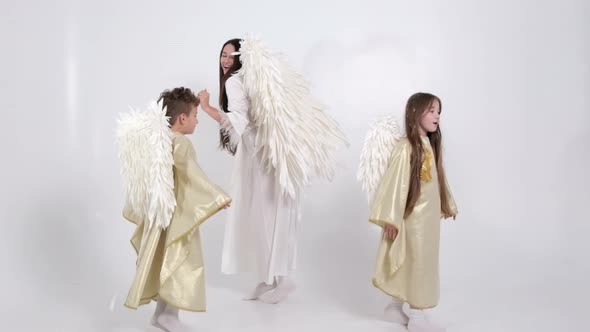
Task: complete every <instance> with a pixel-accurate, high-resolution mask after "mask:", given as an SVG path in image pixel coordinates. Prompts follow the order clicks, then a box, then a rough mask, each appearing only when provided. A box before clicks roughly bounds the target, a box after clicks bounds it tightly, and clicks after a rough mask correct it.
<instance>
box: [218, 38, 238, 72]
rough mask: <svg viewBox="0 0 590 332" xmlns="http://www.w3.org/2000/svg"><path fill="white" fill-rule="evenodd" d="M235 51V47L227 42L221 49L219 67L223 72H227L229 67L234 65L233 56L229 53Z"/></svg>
mask: <svg viewBox="0 0 590 332" xmlns="http://www.w3.org/2000/svg"><path fill="white" fill-rule="evenodd" d="M235 51H236V48H235V47H234V45H232V44H227V45H225V46H224V47H223V50H221V58H220V59H219V64H220V65H221V69H222V70H223V74H224V75H225V74H227V72H228V71H229V70H230V69H231V67H232V66H233V65H234V56H233V55H231V54H232V53H233V52H235Z"/></svg>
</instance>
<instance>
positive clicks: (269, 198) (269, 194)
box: [220, 76, 300, 284]
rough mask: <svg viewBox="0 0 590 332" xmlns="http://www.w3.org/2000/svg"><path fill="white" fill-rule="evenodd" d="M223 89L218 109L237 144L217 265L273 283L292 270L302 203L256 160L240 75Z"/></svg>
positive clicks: (254, 130)
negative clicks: (222, 107)
mask: <svg viewBox="0 0 590 332" xmlns="http://www.w3.org/2000/svg"><path fill="white" fill-rule="evenodd" d="M225 88H226V93H227V97H228V110H229V111H230V112H229V113H224V112H223V111H220V113H222V128H225V130H227V131H228V132H229V133H230V135H233V139H234V140H235V141H237V142H238V147H237V151H236V154H235V164H234V172H233V176H232V183H233V185H232V187H233V188H232V191H231V193H232V195H231V196H232V198H233V203H232V206H231V208H230V210H229V220H228V222H227V224H226V229H225V238H224V243H223V254H222V263H221V269H222V272H223V273H225V274H234V273H238V272H252V273H255V275H256V278H257V279H258V281H259V282H266V283H267V284H272V283H273V281H274V277H277V276H287V275H289V274H290V272H291V271H293V270H294V269H295V263H296V250H297V238H296V236H297V228H298V223H299V220H300V204H299V200H294V199H292V198H291V197H288V196H285V195H282V194H281V190H280V188H279V184H278V182H277V181H276V180H275V177H274V174H273V173H274V170H266V169H264V168H263V167H262V166H261V164H260V161H261V160H260V159H261V158H260V157H259V156H258V155H257V154H256V151H255V139H256V128H254V127H253V126H252V125H251V121H250V116H249V110H250V101H249V98H248V96H247V95H246V93H245V92H244V89H243V86H242V82H241V80H240V78H239V77H236V76H232V77H230V78H229V79H228V80H227V81H226V83H225Z"/></svg>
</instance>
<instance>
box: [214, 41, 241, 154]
mask: <svg viewBox="0 0 590 332" xmlns="http://www.w3.org/2000/svg"><path fill="white" fill-rule="evenodd" d="M240 41H241V39H238V38H234V39H230V40H228V41H226V42H225V43H224V44H223V46H221V51H219V61H217V62H218V64H219V105H220V106H221V109H222V110H223V111H224V112H225V113H229V110H228V109H227V93H226V92H225V81H227V79H228V78H230V77H231V76H232V75H233V74H234V73H235V72H236V71H238V70H240V68H242V63H241V62H240V55H239V54H237V55H234V64H233V65H232V67H231V68H230V69H229V70H228V71H227V73H226V74H224V73H223V68H222V67H221V55H222V54H223V48H224V47H225V46H227V45H230V44H231V45H233V47H234V48H235V49H236V52H239V51H240ZM219 146H220V147H221V148H223V149H225V150H227V151H228V152H229V153H231V154H232V155H233V154H235V153H236V149H235V147H233V146H232V145H231V144H230V142H229V136H228V135H227V134H225V133H224V132H223V130H219Z"/></svg>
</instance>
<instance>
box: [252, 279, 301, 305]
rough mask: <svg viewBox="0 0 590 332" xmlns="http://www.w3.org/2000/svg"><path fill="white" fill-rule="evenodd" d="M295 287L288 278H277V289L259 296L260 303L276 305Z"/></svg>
mask: <svg viewBox="0 0 590 332" xmlns="http://www.w3.org/2000/svg"><path fill="white" fill-rule="evenodd" d="M295 288H297V286H296V285H295V282H294V281H293V280H291V279H290V278H289V277H277V287H276V288H275V289H274V290H273V291H272V292H267V293H264V294H262V295H261V296H259V297H258V298H259V299H260V301H262V302H264V303H271V304H276V303H279V302H282V301H284V300H285V299H286V298H287V297H288V296H289V294H291V293H292V292H293V291H294V290H295Z"/></svg>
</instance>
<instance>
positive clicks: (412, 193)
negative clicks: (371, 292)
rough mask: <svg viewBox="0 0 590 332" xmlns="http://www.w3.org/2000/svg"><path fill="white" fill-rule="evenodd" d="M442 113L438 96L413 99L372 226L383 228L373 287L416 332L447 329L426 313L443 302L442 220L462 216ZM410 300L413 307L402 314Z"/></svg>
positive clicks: (391, 312)
mask: <svg viewBox="0 0 590 332" xmlns="http://www.w3.org/2000/svg"><path fill="white" fill-rule="evenodd" d="M440 112H441V101H440V99H439V98H438V97H436V96H434V95H432V94H429V93H416V94H414V95H412V96H411V97H410V98H409V100H408V102H407V104H406V111H405V120H406V121H405V122H406V134H407V135H406V136H407V137H405V138H401V139H399V141H398V142H397V143H396V144H395V148H394V150H393V153H392V156H391V158H390V159H389V160H390V161H389V166H388V167H387V170H386V171H385V173H384V174H383V177H382V178H381V180H380V182H379V185H378V187H377V190H376V191H375V194H374V196H373V199H372V203H371V207H370V218H369V220H370V222H372V223H375V224H377V225H379V226H381V227H383V238H382V240H381V244H380V247H379V253H378V258H377V267H376V272H375V276H374V278H373V284H374V285H375V287H377V288H379V289H381V290H382V291H383V292H384V293H386V294H388V295H390V296H392V297H393V301H392V303H391V304H390V305H389V306H388V307H387V309H386V313H387V314H388V316H389V318H390V319H392V320H395V321H397V322H399V323H401V324H405V323H408V330H409V331H411V332H418V331H420V332H423V331H424V332H425V331H429V332H430V331H442V329H440V328H437V327H435V326H433V325H432V324H431V323H429V322H428V320H427V319H425V317H424V314H423V311H422V309H427V308H432V307H434V306H436V305H437V304H438V300H439V277H438V256H439V254H438V252H439V238H440V220H441V217H442V218H449V217H453V218H455V216H456V215H457V208H456V206H455V202H454V200H453V197H452V195H451V191H450V189H449V186H448V184H447V181H446V177H445V172H444V168H443V158H442V135H441V130H440V127H439V123H440ZM404 302H406V303H408V304H409V307H410V308H409V309H408V308H405V307H404V309H407V310H405V311H402V307H403V304H404ZM408 318H409V322H408Z"/></svg>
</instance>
